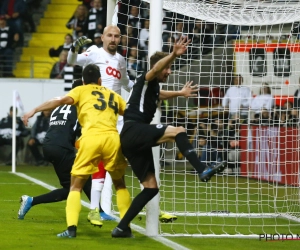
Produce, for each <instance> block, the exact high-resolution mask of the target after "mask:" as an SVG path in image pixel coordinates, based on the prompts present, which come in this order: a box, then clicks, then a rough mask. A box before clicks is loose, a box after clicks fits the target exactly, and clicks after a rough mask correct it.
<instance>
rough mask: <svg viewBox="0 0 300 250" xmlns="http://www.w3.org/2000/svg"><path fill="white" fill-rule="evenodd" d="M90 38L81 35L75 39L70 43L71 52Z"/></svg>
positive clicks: (88, 41)
mask: <svg viewBox="0 0 300 250" xmlns="http://www.w3.org/2000/svg"><path fill="white" fill-rule="evenodd" d="M91 42H92V40H91V39H89V38H87V37H86V36H81V37H79V38H77V39H76V41H75V42H74V43H73V44H72V52H78V51H79V49H80V47H82V46H84V45H87V44H89V43H91Z"/></svg>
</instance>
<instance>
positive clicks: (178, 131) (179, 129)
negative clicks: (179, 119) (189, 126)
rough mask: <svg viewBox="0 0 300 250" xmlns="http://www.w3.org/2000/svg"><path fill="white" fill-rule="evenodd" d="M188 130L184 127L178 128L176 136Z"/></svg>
mask: <svg viewBox="0 0 300 250" xmlns="http://www.w3.org/2000/svg"><path fill="white" fill-rule="evenodd" d="M185 132H186V130H185V128H184V127H182V126H180V127H176V135H177V134H179V133H185Z"/></svg>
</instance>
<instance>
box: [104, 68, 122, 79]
mask: <svg viewBox="0 0 300 250" xmlns="http://www.w3.org/2000/svg"><path fill="white" fill-rule="evenodd" d="M106 74H108V75H109V76H113V77H115V78H118V79H119V80H120V79H121V72H120V71H119V70H117V69H114V68H112V67H111V66H109V67H107V68H106Z"/></svg>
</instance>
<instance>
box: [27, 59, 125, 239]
mask: <svg viewBox="0 0 300 250" xmlns="http://www.w3.org/2000/svg"><path fill="white" fill-rule="evenodd" d="M83 83H84V85H83V86H79V87H77V88H75V89H72V90H71V91H70V92H69V93H68V94H67V95H66V96H64V97H59V98H55V99H52V100H49V101H47V102H45V103H43V104H41V105H39V106H38V107H36V108H34V109H33V110H32V111H30V112H28V113H26V114H25V115H24V116H23V121H24V124H25V125H27V123H28V119H29V118H30V117H32V116H33V115H34V114H35V113H36V112H39V111H42V110H48V109H54V108H56V107H58V106H60V105H64V104H67V105H75V106H76V108H77V114H78V121H79V123H80V124H81V126H82V129H81V132H82V135H81V137H80V138H79V140H78V141H77V142H76V143H77V144H79V147H78V152H77V154H76V158H75V161H74V165H73V167H72V171H71V188H70V192H69V195H68V198H67V206H66V219H67V226H68V229H67V230H66V231H64V232H62V233H60V234H58V235H57V236H58V237H68V238H73V237H76V231H77V225H78V219H79V213H80V210H81V203H80V196H81V191H82V188H83V186H84V184H85V182H86V180H87V179H88V178H89V176H90V175H91V174H93V173H95V172H97V171H98V163H99V162H100V161H103V163H104V166H105V169H106V171H108V172H109V174H110V175H111V177H112V181H113V184H114V186H115V189H116V194H117V206H118V209H119V212H120V217H121V218H122V217H123V216H124V214H125V212H126V211H127V209H128V207H129V206H130V202H131V200H130V194H129V192H128V190H127V189H126V186H125V181H124V174H125V168H126V167H127V162H126V160H125V158H124V156H123V154H122V152H121V148H120V137H119V134H118V131H117V129H116V125H117V119H118V115H123V113H124V109H125V105H126V103H125V101H124V100H123V99H122V97H121V96H120V95H118V94H117V93H115V92H114V91H112V90H110V89H108V88H105V87H103V86H101V78H100V71H99V68H98V66H97V65H95V64H90V65H88V66H86V67H85V68H84V70H83Z"/></svg>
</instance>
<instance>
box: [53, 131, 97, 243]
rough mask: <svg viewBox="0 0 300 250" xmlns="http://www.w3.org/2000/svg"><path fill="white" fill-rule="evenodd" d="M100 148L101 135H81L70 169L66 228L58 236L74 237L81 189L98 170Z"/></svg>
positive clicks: (79, 207) (79, 208)
mask: <svg viewBox="0 0 300 250" xmlns="http://www.w3.org/2000/svg"><path fill="white" fill-rule="evenodd" d="M95 137H96V138H95ZM101 150H102V144H101V136H98V137H97V136H92V135H88V136H84V137H81V139H80V147H79V149H78V152H77V154H76V159H75V162H74V165H73V167H72V171H71V176H72V177H71V187H70V193H69V195H68V198H67V206H66V218H67V226H68V229H67V230H66V231H64V232H63V233H60V234H58V235H57V236H58V237H70V238H72V237H76V230H77V224H78V218H79V213H80V210H81V202H80V198H81V191H82V189H83V187H84V184H85V183H86V181H87V179H88V178H89V176H90V175H91V174H93V173H95V172H97V171H98V167H97V165H98V163H99V161H100V160H101ZM99 217H100V215H99Z"/></svg>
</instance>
